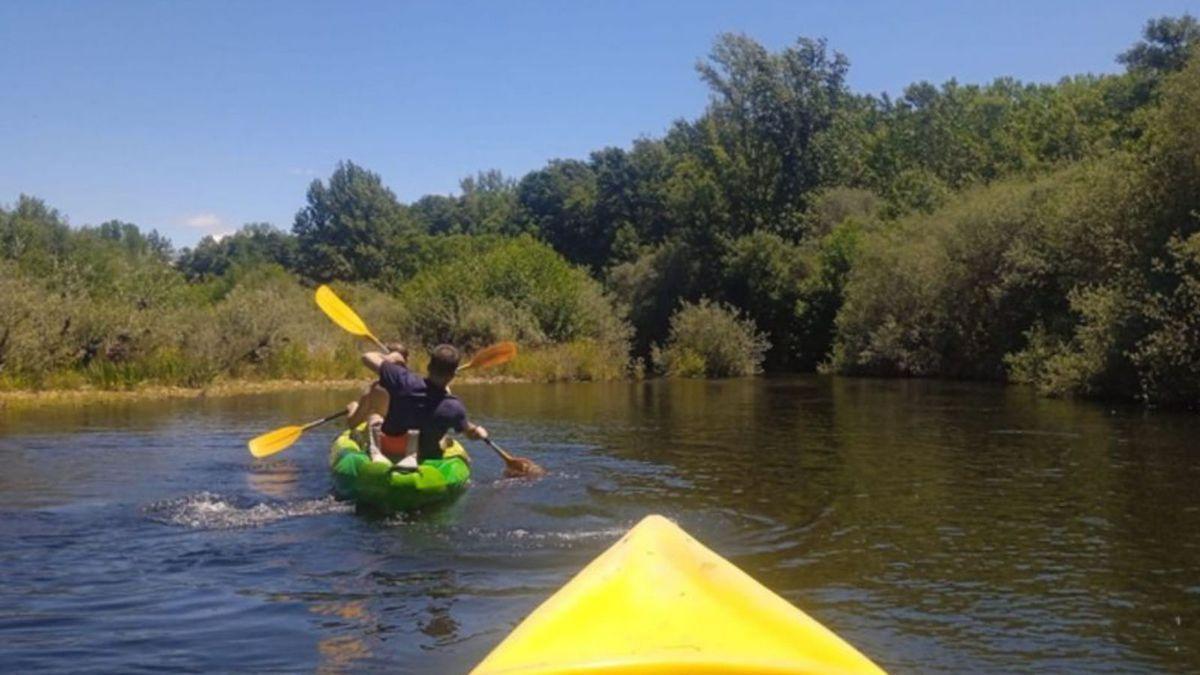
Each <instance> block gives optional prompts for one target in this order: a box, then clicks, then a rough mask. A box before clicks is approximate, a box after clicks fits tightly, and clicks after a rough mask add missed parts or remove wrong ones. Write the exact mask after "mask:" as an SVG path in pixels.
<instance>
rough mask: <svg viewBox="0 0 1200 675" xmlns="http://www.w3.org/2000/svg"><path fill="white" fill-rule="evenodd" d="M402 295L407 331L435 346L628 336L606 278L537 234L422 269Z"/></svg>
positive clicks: (619, 340)
mask: <svg viewBox="0 0 1200 675" xmlns="http://www.w3.org/2000/svg"><path fill="white" fill-rule="evenodd" d="M397 295H398V298H399V300H400V302H401V304H402V305H403V306H404V307H405V309H406V311H407V312H408V320H407V321H408V323H407V331H406V334H408V335H411V336H413V337H414V338H415V339H417V340H418V341H419V342H421V343H423V344H425V345H427V346H433V345H435V344H437V343H440V342H452V343H454V344H458V345H463V346H467V347H481V346H484V345H486V344H490V343H492V342H496V341H498V340H506V339H515V340H518V341H520V342H522V343H525V344H531V345H538V344H543V343H547V342H552V343H558V342H569V341H572V340H580V339H594V340H599V341H601V342H610V343H618V344H627V340H628V328H627V327H626V324H625V322H624V320H623V319H622V318H621V316H620V314H619V313H618V312H617V310H616V308H615V307H614V306H613V304H612V301H611V300H610V299H609V298H608V296H607V295H606V294H605V293H604V291H603V289H602V288H601V287H600V285H599V284H598V283H597V282H596V281H594V280H593V279H591V278H590V277H588V275H587V274H586V273H585V272H583V271H582V270H579V269H577V268H574V267H572V266H570V265H569V264H568V263H567V262H566V261H564V260H563V259H562V257H560V256H559V255H558V254H556V253H555V252H554V250H553V249H551V248H549V247H548V246H546V245H545V244H542V243H539V242H537V241H535V240H533V239H532V238H530V237H520V238H517V239H513V240H510V241H508V242H506V243H504V244H501V245H499V246H497V247H496V248H494V249H492V250H490V251H488V252H486V253H482V254H480V255H476V256H468V257H463V258H458V259H455V260H453V261H452V262H449V263H447V264H444V265H441V266H438V267H436V268H433V269H429V270H426V271H424V272H421V273H419V274H417V275H416V276H415V277H413V279H412V280H411V281H409V282H408V283H406V284H405V285H404V286H403V287H401V288H400V289H399V292H398V294H397Z"/></svg>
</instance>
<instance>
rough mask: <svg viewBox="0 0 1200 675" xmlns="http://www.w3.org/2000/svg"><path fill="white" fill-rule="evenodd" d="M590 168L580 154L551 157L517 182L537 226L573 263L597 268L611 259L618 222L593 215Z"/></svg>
mask: <svg viewBox="0 0 1200 675" xmlns="http://www.w3.org/2000/svg"><path fill="white" fill-rule="evenodd" d="M596 197H597V187H596V175H595V172H594V171H592V168H591V167H590V166H589V165H588V164H586V163H584V162H580V161H578V160H559V159H556V160H553V161H551V162H550V164H548V165H547V166H546V167H545V168H544V169H539V170H537V171H533V172H530V173H529V174H526V176H525V177H524V178H522V179H521V182H520V184H519V185H518V186H517V200H518V201H519V202H520V205H521V210H522V212H523V214H524V217H525V219H526V220H527V221H528V222H529V223H530V224H531V225H532V227H533V229H534V231H535V232H536V233H537V234H538V236H540V237H541V238H542V239H544V240H545V241H546V242H547V243H549V244H550V245H551V246H552V247H554V250H556V251H558V252H559V253H560V254H562V256H563V257H565V258H566V259H567V260H569V261H571V262H572V263H576V264H581V265H586V266H588V267H589V268H591V269H592V270H593V271H595V270H599V269H600V268H601V267H602V266H603V265H604V263H605V261H607V260H608V257H609V250H610V249H611V247H612V240H613V236H614V234H615V230H616V227H615V225H614V224H613V223H611V222H601V221H598V220H597V219H596V218H595V207H596Z"/></svg>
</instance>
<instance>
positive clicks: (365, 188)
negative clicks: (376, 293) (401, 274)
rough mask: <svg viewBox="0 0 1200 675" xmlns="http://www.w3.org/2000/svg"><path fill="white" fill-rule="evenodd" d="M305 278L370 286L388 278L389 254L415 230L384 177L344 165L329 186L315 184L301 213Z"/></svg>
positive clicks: (298, 227) (298, 226)
mask: <svg viewBox="0 0 1200 675" xmlns="http://www.w3.org/2000/svg"><path fill="white" fill-rule="evenodd" d="M292 232H293V233H294V234H295V235H296V239H297V243H298V245H299V254H300V261H301V265H302V267H301V271H302V273H303V274H304V275H305V276H307V277H309V278H311V279H313V280H315V281H331V280H333V279H340V280H345V281H370V280H374V279H376V278H378V277H379V276H380V275H381V274H383V272H384V270H385V268H386V266H387V249H388V247H389V245H391V244H392V243H393V242H394V240H396V239H399V238H404V237H408V236H412V235H413V234H415V227H414V226H413V224H412V222H411V220H410V219H409V217H408V214H407V213H406V211H405V209H404V207H403V206H401V205H400V202H398V201H397V200H396V195H395V194H394V193H393V192H392V191H391V190H389V189H388V188H387V187H385V186H384V185H383V182H382V181H381V180H380V178H379V175H378V174H375V173H372V172H371V171H368V170H366V169H364V168H362V167H360V166H358V165H356V164H354V163H353V162H349V161H346V162H341V163H339V164H338V167H337V170H336V171H334V172H333V175H332V176H330V178H329V184H328V186H326V185H325V184H324V183H322V182H321V181H320V180H314V181H313V182H312V185H310V186H309V188H308V206H306V207H305V208H303V209H301V210H300V212H299V213H297V214H296V221H295V223H294V224H293V225H292Z"/></svg>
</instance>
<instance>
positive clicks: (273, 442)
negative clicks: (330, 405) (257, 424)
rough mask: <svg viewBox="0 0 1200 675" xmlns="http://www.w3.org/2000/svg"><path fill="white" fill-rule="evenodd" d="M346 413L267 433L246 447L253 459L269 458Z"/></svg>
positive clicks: (337, 413) (252, 440)
mask: <svg viewBox="0 0 1200 675" xmlns="http://www.w3.org/2000/svg"><path fill="white" fill-rule="evenodd" d="M347 412H348V411H346V410H341V411H338V412H335V413H334V414H332V415H329V416H327V417H322V418H321V419H319V420H313V421H311V422H309V423H308V424H302V425H299V426H290V427H280V428H278V429H276V430H275V431H268V432H267V433H265V434H263V435H261V436H258V437H256V438H253V439H251V441H250V442H249V443H247V444H246V445H247V446H248V447H249V448H250V454H252V455H254V456H255V457H259V458H262V457H270V456H271V455H273V454H275V453H277V452H282V451H284V450H286V449H288V448H290V447H291V446H292V444H293V443H295V442H296V441H298V440H300V436H301V435H303V434H304V432H306V431H308V430H309V429H312V428H314V427H319V426H321V425H322V424H325V423H326V422H329V421H331V420H336V419H337V418H339V417H344V416H345V415H346V413H347Z"/></svg>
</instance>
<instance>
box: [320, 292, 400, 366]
mask: <svg viewBox="0 0 1200 675" xmlns="http://www.w3.org/2000/svg"><path fill="white" fill-rule="evenodd" d="M316 299H317V306H318V307H320V308H321V311H323V312H325V316H327V317H329V318H330V319H331V320H332V321H333V322H334V323H336V324H337V325H339V326H341V327H342V329H343V330H345V331H346V332H347V333H350V334H351V335H356V336H358V337H360V338H365V339H367V340H370V341H371V342H374V343H375V344H376V345H378V346H379V349H380V351H382V352H383V353H384V354H386V353H388V351H389V350H388V348H387V345H385V344H383V341H382V340H380V339H379V338H377V337H375V335H374V334H373V333H371V329H369V328H367V324H366V323H365V322H364V321H363V320H362V319H361V318H359V316H358V314H356V313H355V311H354V310H352V309H350V305H347V304H346V303H344V302H342V299H341V298H339V297H338V296H337V294H336V293H334V292H333V289H331V288H330V287H328V286H326V285H325V284H321V285H320V286H317V292H316Z"/></svg>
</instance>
